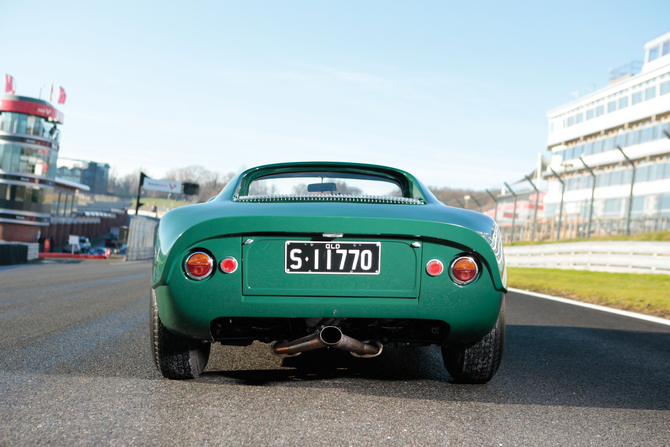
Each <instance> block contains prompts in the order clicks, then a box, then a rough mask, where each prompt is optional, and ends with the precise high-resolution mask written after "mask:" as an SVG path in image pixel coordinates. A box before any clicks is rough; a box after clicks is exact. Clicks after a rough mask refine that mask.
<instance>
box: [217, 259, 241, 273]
mask: <svg viewBox="0 0 670 447" xmlns="http://www.w3.org/2000/svg"><path fill="white" fill-rule="evenodd" d="M219 266H220V267H221V271H222V272H223V273H233V272H234V271H235V270H237V259H235V258H233V257H232V256H228V257H227V258H225V259H224V260H223V261H221V263H220V264H219Z"/></svg>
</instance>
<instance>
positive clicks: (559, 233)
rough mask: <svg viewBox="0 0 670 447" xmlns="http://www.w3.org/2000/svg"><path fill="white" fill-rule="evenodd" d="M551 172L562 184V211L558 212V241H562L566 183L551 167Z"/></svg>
mask: <svg viewBox="0 0 670 447" xmlns="http://www.w3.org/2000/svg"><path fill="white" fill-rule="evenodd" d="M549 169H551V172H553V173H554V175H555V176H556V178H557V179H558V181H559V182H561V185H562V188H561V209H560V210H559V211H558V231H556V240H559V239H561V220H563V196H565V182H564V181H563V179H562V178H561V176H560V175H558V174H556V171H554V169H553V168H552V167H551V166H550V167H549Z"/></svg>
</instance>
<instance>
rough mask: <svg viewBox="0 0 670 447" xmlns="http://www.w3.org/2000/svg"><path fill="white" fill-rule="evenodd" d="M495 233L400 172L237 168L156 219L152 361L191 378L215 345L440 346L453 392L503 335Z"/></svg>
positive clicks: (360, 351)
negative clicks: (217, 189)
mask: <svg viewBox="0 0 670 447" xmlns="http://www.w3.org/2000/svg"><path fill="white" fill-rule="evenodd" d="M506 276H507V274H506V268H505V259H504V255H503V249H502V241H501V237H500V231H499V229H498V226H497V225H496V223H495V222H494V221H493V220H492V219H490V218H489V217H487V216H484V215H482V214H479V213H476V212H472V211H467V210H462V209H456V208H451V207H448V206H445V205H443V204H442V203H440V202H439V201H438V200H437V199H436V198H435V197H434V196H433V195H432V194H431V192H430V191H429V190H428V189H427V188H426V187H425V186H424V185H423V184H422V183H421V182H420V181H419V180H417V179H416V178H415V177H413V176H412V175H410V174H408V173H407V172H404V171H401V170H398V169H394V168H388V167H384V166H376V165H367V164H354V163H335V162H304V163H283V164H273V165H266V166H260V167H256V168H252V169H248V170H246V171H244V172H242V173H241V174H239V175H238V176H236V177H235V178H234V179H232V180H231V181H230V183H228V185H227V186H226V187H225V188H224V189H223V190H222V191H221V193H220V194H219V195H218V196H216V197H213V198H212V199H210V200H209V201H208V202H207V203H203V204H199V205H192V206H187V207H183V208H177V209H175V210H172V211H170V212H169V213H167V214H166V215H165V216H164V217H163V219H162V220H161V222H160V225H159V227H158V234H157V238H156V250H155V256H154V265H153V274H152V290H151V305H150V312H151V325H152V330H151V344H152V350H153V356H154V361H155V363H156V366H157V367H158V369H159V371H160V372H161V373H162V374H163V375H164V376H165V377H167V378H172V379H188V378H195V377H197V376H198V375H199V374H200V373H201V372H202V371H203V370H204V368H205V366H206V364H207V360H208V358H209V352H210V347H211V344H212V343H213V342H220V343H222V344H224V345H237V346H246V345H250V344H251V343H252V342H253V341H260V342H263V343H268V345H269V348H270V351H271V352H272V353H273V354H275V355H278V356H294V355H298V354H300V353H301V352H304V351H309V350H314V349H321V348H326V347H328V348H334V349H341V350H345V351H349V352H351V354H352V355H354V356H357V357H361V358H369V357H374V356H377V355H380V354H382V351H383V349H384V347H398V346H403V347H404V346H427V345H431V344H436V345H439V346H440V347H441V349H442V356H443V359H444V364H445V366H446V368H447V371H448V372H449V374H450V375H451V376H452V378H453V380H454V381H455V382H458V383H485V382H488V381H489V380H491V378H492V377H493V376H494V375H495V373H496V371H497V370H498V366H499V365H500V361H501V359H502V353H503V344H504V338H505V293H506Z"/></svg>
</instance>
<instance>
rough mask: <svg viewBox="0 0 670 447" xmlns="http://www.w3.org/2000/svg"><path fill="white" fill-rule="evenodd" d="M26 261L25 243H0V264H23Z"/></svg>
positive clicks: (26, 250)
mask: <svg viewBox="0 0 670 447" xmlns="http://www.w3.org/2000/svg"><path fill="white" fill-rule="evenodd" d="M35 245H36V244H35ZM26 262H28V245H27V244H0V265H12V264H24V263H26Z"/></svg>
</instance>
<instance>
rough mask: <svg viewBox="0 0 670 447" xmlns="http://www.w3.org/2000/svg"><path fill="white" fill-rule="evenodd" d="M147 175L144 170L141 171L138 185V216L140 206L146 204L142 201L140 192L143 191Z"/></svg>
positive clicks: (136, 210)
mask: <svg viewBox="0 0 670 447" xmlns="http://www.w3.org/2000/svg"><path fill="white" fill-rule="evenodd" d="M145 177H146V174H145V173H144V172H140V184H139V185H138V186H137V202H136V204H135V215H136V216H137V213H138V212H139V210H140V207H141V206H142V205H144V204H143V203H140V192H142V186H143V185H144V178H145Z"/></svg>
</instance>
